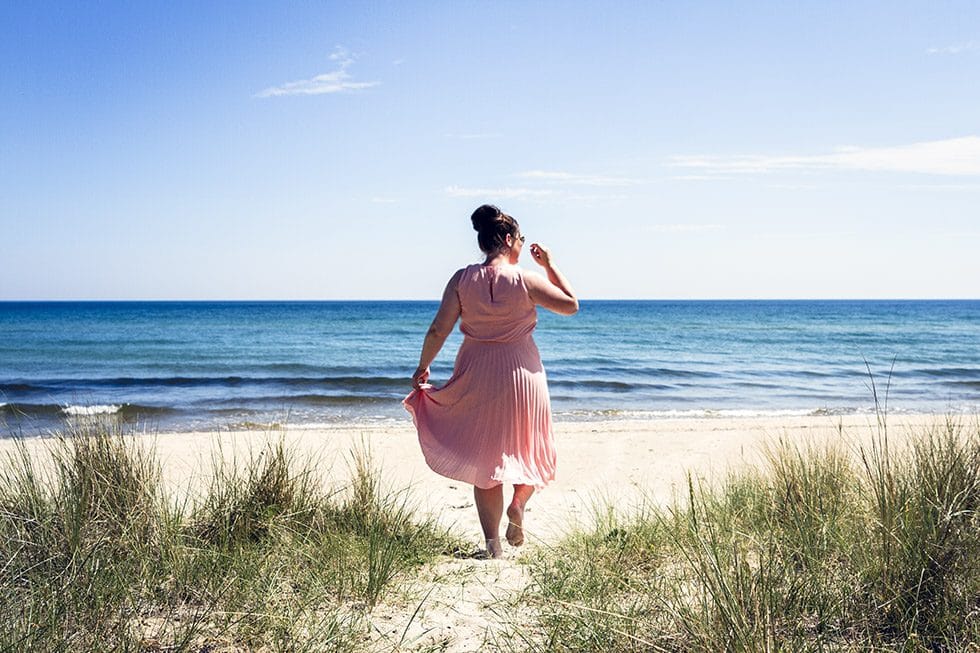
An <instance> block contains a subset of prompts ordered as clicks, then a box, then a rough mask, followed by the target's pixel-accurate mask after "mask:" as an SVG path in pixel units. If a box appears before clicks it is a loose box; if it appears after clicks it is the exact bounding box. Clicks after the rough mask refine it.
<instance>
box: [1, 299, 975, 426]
mask: <svg viewBox="0 0 980 653" xmlns="http://www.w3.org/2000/svg"><path fill="white" fill-rule="evenodd" d="M436 307H437V304H436V303H435V302H0V404H2V405H0V434H4V435H9V434H11V433H14V432H27V433H31V432H38V431H43V430H46V429H50V428H57V426H58V425H60V424H63V422H64V420H66V419H78V418H80V417H81V416H84V415H87V414H106V415H109V414H111V415H114V416H116V418H119V419H122V420H127V421H135V422H138V423H139V424H141V425H145V426H148V427H150V428H159V429H171V428H175V429H179V428H205V429H212V428H226V427H228V428H230V427H242V426H246V427H248V426H253V427H259V426H261V425H263V424H268V423H271V422H277V423H287V424H290V425H295V426H299V427H302V426H304V425H311V424H322V423H331V422H338V421H349V420H355V421H388V420H407V419H408V417H407V414H406V413H405V412H404V411H403V409H402V408H401V406H400V403H399V402H400V400H401V399H402V397H404V395H405V394H406V393H407V392H408V390H409V377H410V375H411V373H412V371H413V370H414V369H415V365H416V363H417V361H418V354H419V348H420V346H421V343H422V337H423V335H424V333H425V330H426V328H427V327H428V324H429V322H430V321H431V319H432V316H433V315H434V313H435V310H436ZM535 337H536V339H537V341H538V345H539V347H540V349H541V352H542V356H543V358H544V363H545V368H546V370H547V372H548V378H549V386H550V389H551V394H552V399H553V406H554V410H555V413H556V416H557V418H558V419H597V418H603V419H605V418H621V417H656V416H676V415H692V416H693V415H742V414H744V415H750V414H811V413H830V414H836V413H841V414H845V413H854V412H864V411H870V410H872V409H873V395H872V391H871V388H870V385H871V376H870V375H869V369H868V367H870V371H871V374H872V375H873V378H874V380H875V383H876V384H877V386H878V390H879V394H881V395H884V387H885V386H886V385H887V386H888V402H889V409H890V410H891V411H898V412H901V411H928V412H968V413H973V412H977V411H978V408H980V301H681V302H672V301H671V302H668V301H585V302H582V308H581V310H580V312H579V313H578V314H577V315H575V316H573V317H570V318H565V317H560V316H556V315H552V314H549V313H547V312H545V311H540V312H539V325H538V330H537V331H536V335H535ZM460 339H461V336H460V334H459V333H458V332H456V333H454V334H453V336H452V337H451V338H450V339H449V341H447V343H446V346H445V348H444V350H443V352H442V353H441V354H440V355H439V358H438V359H437V360H436V363H435V364H434V365H433V381H434V382H435V383H436V384H438V383H440V382H441V381H444V380H445V379H447V378H448V376H449V374H450V372H451V370H452V361H453V357H454V355H455V351H456V348H457V347H458V345H459V342H460ZM866 363H867V365H866Z"/></svg>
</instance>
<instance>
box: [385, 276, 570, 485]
mask: <svg viewBox="0 0 980 653" xmlns="http://www.w3.org/2000/svg"><path fill="white" fill-rule="evenodd" d="M525 274H527V273H525V272H524V271H523V270H521V269H520V268H519V267H516V266H510V265H506V266H501V267H489V266H484V265H471V266H469V267H467V268H466V269H465V270H463V273H462V275H461V277H460V279H459V283H458V285H457V287H456V292H457V294H458V295H459V303H460V306H461V309H462V311H461V314H460V331H462V332H463V335H464V338H463V344H462V345H461V346H460V348H459V353H458V354H457V355H456V365H455V369H454V370H453V375H452V377H451V378H450V379H449V381H447V382H446V384H445V385H444V386H442V387H440V388H430V389H425V390H413V391H412V393H411V394H410V395H409V396H408V397H407V398H406V399H405V401H404V404H405V408H406V409H407V410H408V412H410V413H411V414H412V419H413V420H414V422H415V427H416V429H417V430H418V434H419V444H421V446H422V453H423V455H424V456H425V461H426V463H428V465H429V467H431V468H432V470H433V471H435V472H436V473H438V474H441V475H443V476H446V477H448V478H451V479H455V480H457V481H462V482H464V483H469V484H471V485H475V486H477V487H479V488H484V489H486V488H491V487H495V486H497V485H500V484H501V483H513V484H521V485H534V486H537V487H543V486H545V485H547V484H548V482H550V481H551V480H553V479H554V477H555V461H556V456H555V445H554V434H553V432H552V426H551V401H550V399H549V396H548V383H547V379H546V377H545V372H544V367H543V366H542V365H541V355H540V354H539V353H538V347H537V345H536V344H535V343H534V339H533V338H532V336H531V333H532V332H533V331H534V327H535V325H536V324H537V319H538V318H537V311H536V309H535V306H534V302H533V301H531V298H530V297H529V296H528V292H527V287H526V286H525V285H524V275H525Z"/></svg>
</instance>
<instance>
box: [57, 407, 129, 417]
mask: <svg viewBox="0 0 980 653" xmlns="http://www.w3.org/2000/svg"><path fill="white" fill-rule="evenodd" d="M121 408H122V406H116V405H109V404H97V405H95V406H62V407H61V412H63V413H64V414H65V415H69V416H71V417H89V416H92V415H112V414H114V413H118V412H119V410H120V409H121Z"/></svg>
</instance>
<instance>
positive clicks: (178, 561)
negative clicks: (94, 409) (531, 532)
mask: <svg viewBox="0 0 980 653" xmlns="http://www.w3.org/2000/svg"><path fill="white" fill-rule="evenodd" d="M146 443H147V438H145V437H139V436H126V435H121V434H119V433H118V432H113V431H112V429H111V428H108V427H105V426H101V427H99V428H94V429H86V430H83V431H79V432H73V433H68V434H65V435H64V436H62V437H59V438H56V439H53V440H50V441H49V442H48V443H47V444H48V446H47V447H46V448H45V449H44V450H43V451H39V450H38V448H37V447H29V446H27V445H25V444H24V443H19V444H18V446H17V447H15V449H14V453H13V454H12V455H11V456H9V458H8V460H6V461H3V462H2V463H0V650H3V651H7V650H10V651H63V650H72V651H74V650H98V651H148V650H168V651H170V650H177V651H180V650H187V651H191V650H193V651H199V650H255V649H266V650H291V651H302V650H310V651H357V650H362V649H363V645H364V642H365V635H366V628H367V626H366V620H365V613H366V612H367V611H368V610H370V608H371V607H372V606H373V605H374V604H375V603H376V602H377V601H378V600H379V599H381V598H382V597H383V596H384V595H385V593H386V592H387V591H389V590H390V589H391V587H392V586H393V581H395V580H396V579H397V578H398V576H399V575H402V574H405V573H406V572H408V571H410V570H412V569H415V568H417V567H419V566H420V565H422V564H423V563H425V562H426V561H428V560H431V559H433V558H434V557H436V556H437V555H438V554H440V553H441V552H443V551H444V550H447V549H451V548H453V547H454V546H456V545H457V543H456V542H455V541H454V540H452V539H451V538H450V536H449V535H447V534H446V533H445V531H443V530H442V529H440V528H439V527H437V526H436V525H435V523H434V522H432V521H429V520H422V519H420V518H418V517H417V516H416V515H415V514H414V513H413V511H412V509H411V507H410V506H409V504H408V503H407V501H406V498H405V494H404V493H396V492H390V491H387V490H384V489H383V488H382V486H381V483H380V481H379V478H378V474H377V471H376V470H375V469H374V468H373V467H372V463H371V460H370V456H369V455H368V453H366V452H365V451H360V452H355V453H354V457H353V461H352V464H353V466H354V469H353V472H354V473H353V475H352V476H353V480H352V481H351V483H350V485H349V486H347V487H342V488H337V489H336V490H335V491H333V492H327V491H325V490H324V487H325V486H324V483H323V479H322V478H320V476H319V475H318V473H317V472H318V470H317V469H316V468H315V466H314V461H305V462H301V461H299V460H298V459H297V456H296V455H295V454H294V452H292V451H291V450H290V449H288V448H287V447H286V446H285V445H284V444H283V442H282V441H281V440H279V441H270V442H269V443H267V444H265V445H264V446H263V447H262V448H261V449H256V450H252V451H249V452H248V453H247V456H246V459H245V460H234V459H232V460H230V461H228V460H225V459H224V458H223V457H222V456H220V455H218V456H215V463H214V468H213V473H212V475H211V479H210V483H209V484H207V487H206V488H205V490H204V491H203V493H202V494H201V496H199V497H194V498H192V499H189V500H181V501H178V500H176V499H175V498H174V497H173V496H170V495H168V494H167V492H166V491H165V490H164V485H163V483H162V481H161V470H160V467H159V465H158V463H157V461H156V458H155V456H154V453H153V451H152V449H151V448H150V447H148V446H147V444H146Z"/></svg>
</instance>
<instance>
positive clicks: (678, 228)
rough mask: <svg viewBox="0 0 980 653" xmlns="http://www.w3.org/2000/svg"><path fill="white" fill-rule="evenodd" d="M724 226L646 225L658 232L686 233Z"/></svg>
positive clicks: (718, 229)
mask: <svg viewBox="0 0 980 653" xmlns="http://www.w3.org/2000/svg"><path fill="white" fill-rule="evenodd" d="M724 228H725V227H724V226H723V225H720V224H652V225H649V226H647V231H653V232H655V233H660V234H686V233H705V232H708V231H721V230H722V229H724Z"/></svg>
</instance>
